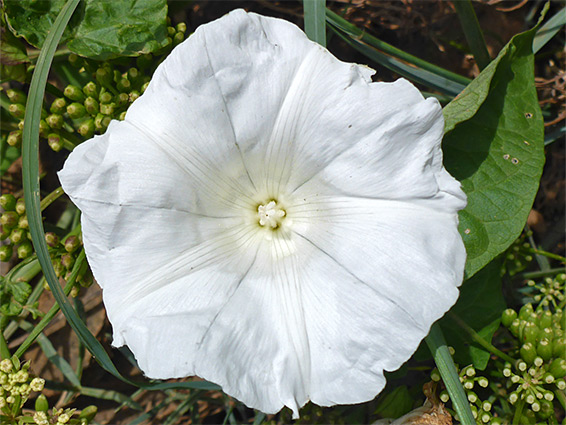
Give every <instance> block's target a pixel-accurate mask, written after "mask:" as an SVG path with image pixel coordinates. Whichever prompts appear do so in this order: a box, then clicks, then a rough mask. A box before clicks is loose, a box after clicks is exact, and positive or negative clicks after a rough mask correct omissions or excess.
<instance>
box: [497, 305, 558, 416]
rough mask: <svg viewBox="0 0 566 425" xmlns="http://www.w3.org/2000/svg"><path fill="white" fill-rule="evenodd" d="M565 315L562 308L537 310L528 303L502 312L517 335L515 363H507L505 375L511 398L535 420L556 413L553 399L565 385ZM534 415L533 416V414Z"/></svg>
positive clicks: (511, 400) (502, 320) (508, 326)
mask: <svg viewBox="0 0 566 425" xmlns="http://www.w3.org/2000/svg"><path fill="white" fill-rule="evenodd" d="M565 319H566V317H565V315H564V313H563V310H562V309H556V310H555V311H554V313H553V312H552V311H551V310H548V309H544V308H542V307H541V306H539V308H537V309H536V310H534V309H533V306H532V304H525V305H524V306H523V307H522V308H521V309H520V311H519V313H517V312H516V311H515V310H513V309H507V310H505V311H504V312H503V314H502V317H501V322H502V324H503V326H505V327H506V328H508V329H509V331H510V332H511V334H513V336H515V337H516V338H517V340H518V341H519V343H518V344H517V347H516V348H515V351H516V354H517V357H518V358H520V359H519V360H518V361H517V362H516V363H515V364H511V363H506V364H505V365H504V367H503V371H502V373H503V376H505V377H506V378H508V385H507V387H508V390H509V391H510V392H509V394H508V401H509V402H510V403H511V404H514V405H517V406H519V407H517V408H518V409H519V410H521V411H522V410H523V406H527V407H528V408H529V409H528V410H530V411H531V412H530V413H528V412H525V413H524V414H525V420H529V416H531V417H534V419H535V420H546V419H547V418H549V417H551V416H553V415H554V405H553V403H552V402H553V400H554V398H555V392H556V391H564V390H565V389H566V381H565V380H564V377H565V376H566V356H565V353H566V339H565V336H564V328H565V326H564V325H565V323H564V322H565ZM531 419H532V418H531Z"/></svg>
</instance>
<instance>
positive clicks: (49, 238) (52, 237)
mask: <svg viewBox="0 0 566 425" xmlns="http://www.w3.org/2000/svg"><path fill="white" fill-rule="evenodd" d="M45 242H47V245H49V246H50V247H51V248H55V247H56V246H57V245H59V236H57V235H56V234H55V233H53V232H47V233H46V234H45Z"/></svg>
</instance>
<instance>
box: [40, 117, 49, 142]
mask: <svg viewBox="0 0 566 425" xmlns="http://www.w3.org/2000/svg"><path fill="white" fill-rule="evenodd" d="M50 131H51V127H49V125H48V124H47V122H46V121H45V120H41V121H39V135H40V136H41V137H43V138H47V135H48V134H49V132H50Z"/></svg>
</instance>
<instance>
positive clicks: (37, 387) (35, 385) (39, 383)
mask: <svg viewBox="0 0 566 425" xmlns="http://www.w3.org/2000/svg"><path fill="white" fill-rule="evenodd" d="M29 386H30V388H31V389H32V391H37V392H39V391H42V390H43V387H44V386H45V379H41V378H33V379H32V380H31V382H30V383H29ZM46 410H47V409H46Z"/></svg>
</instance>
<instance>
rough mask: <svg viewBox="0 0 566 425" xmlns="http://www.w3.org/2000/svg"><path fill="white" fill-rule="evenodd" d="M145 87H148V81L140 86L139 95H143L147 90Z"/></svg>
mask: <svg viewBox="0 0 566 425" xmlns="http://www.w3.org/2000/svg"><path fill="white" fill-rule="evenodd" d="M147 86H149V81H148V82H146V83H143V85H142V86H141V89H140V91H141V93H142V94H143V93H144V92H145V91H146V90H147Z"/></svg>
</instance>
